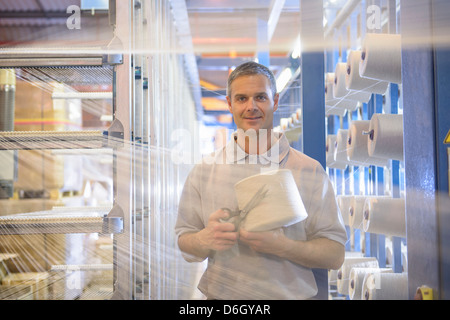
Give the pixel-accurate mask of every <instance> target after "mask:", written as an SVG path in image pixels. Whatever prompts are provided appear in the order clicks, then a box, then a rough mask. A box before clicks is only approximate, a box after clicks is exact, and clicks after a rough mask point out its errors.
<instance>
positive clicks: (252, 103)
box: [246, 98, 258, 111]
mask: <svg viewBox="0 0 450 320" xmlns="http://www.w3.org/2000/svg"><path fill="white" fill-rule="evenodd" d="M246 109H247V110H248V111H252V110H255V109H258V106H257V103H256V100H255V99H253V98H249V99H248V101H247V105H246Z"/></svg>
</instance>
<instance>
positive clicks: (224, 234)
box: [197, 209, 239, 251]
mask: <svg viewBox="0 0 450 320" xmlns="http://www.w3.org/2000/svg"><path fill="white" fill-rule="evenodd" d="M228 217H229V214H228V213H227V212H226V211H223V210H221V209H219V210H217V211H215V212H214V213H213V214H211V216H210V217H209V220H208V224H207V225H206V228H204V229H203V230H201V231H199V232H198V234H197V240H198V243H199V245H200V246H201V247H203V248H205V249H209V250H215V251H223V250H228V249H230V248H231V247H232V246H234V245H235V244H236V242H237V240H238V237H239V233H238V232H237V231H236V230H235V227H234V224H232V223H228V222H220V220H221V219H227V218H228Z"/></svg>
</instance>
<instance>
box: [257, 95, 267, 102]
mask: <svg viewBox="0 0 450 320" xmlns="http://www.w3.org/2000/svg"><path fill="white" fill-rule="evenodd" d="M256 99H257V100H258V101H265V100H266V99H267V97H266V96H257V97H256Z"/></svg>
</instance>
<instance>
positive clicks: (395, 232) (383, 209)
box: [363, 197, 406, 238]
mask: <svg viewBox="0 0 450 320" xmlns="http://www.w3.org/2000/svg"><path fill="white" fill-rule="evenodd" d="M363 226H364V231H365V232H370V233H376V234H384V235H387V236H396V237H402V238H405V237H406V218H405V200H404V199H402V198H390V197H381V198H378V197H373V198H367V199H366V201H365V203H364V209H363Z"/></svg>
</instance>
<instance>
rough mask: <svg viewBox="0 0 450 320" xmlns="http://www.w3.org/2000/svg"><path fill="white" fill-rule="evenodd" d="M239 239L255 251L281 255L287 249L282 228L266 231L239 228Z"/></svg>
mask: <svg viewBox="0 0 450 320" xmlns="http://www.w3.org/2000/svg"><path fill="white" fill-rule="evenodd" d="M239 235H240V237H239V238H240V241H241V242H243V243H245V244H246V245H248V246H249V247H250V248H252V249H253V250H255V251H258V252H261V253H269V254H274V255H277V256H281V255H283V253H284V252H285V251H286V249H287V247H286V246H287V245H288V242H287V240H288V239H287V238H286V236H285V235H284V232H283V229H277V230H274V231H266V232H249V231H247V230H244V229H242V228H241V229H240V234H239Z"/></svg>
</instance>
